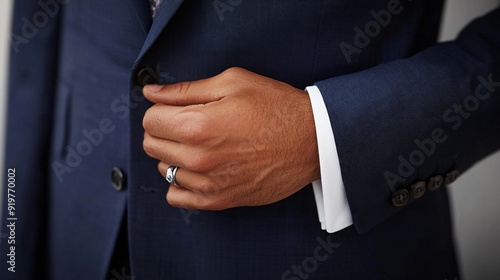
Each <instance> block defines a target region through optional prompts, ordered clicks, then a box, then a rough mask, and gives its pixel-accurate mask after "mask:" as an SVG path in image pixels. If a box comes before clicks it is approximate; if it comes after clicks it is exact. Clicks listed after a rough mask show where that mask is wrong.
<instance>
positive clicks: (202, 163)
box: [183, 153, 210, 172]
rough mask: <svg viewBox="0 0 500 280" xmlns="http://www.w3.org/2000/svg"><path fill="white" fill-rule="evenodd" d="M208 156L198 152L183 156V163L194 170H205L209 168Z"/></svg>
mask: <svg viewBox="0 0 500 280" xmlns="http://www.w3.org/2000/svg"><path fill="white" fill-rule="evenodd" d="M209 163H210V156H208V155H207V154H205V153H198V154H196V155H192V156H189V157H185V158H184V162H183V165H184V166H185V167H186V168H187V169H188V170H191V171H194V172H206V171H208V169H209V167H210V166H209Z"/></svg>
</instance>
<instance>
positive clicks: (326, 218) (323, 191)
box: [306, 86, 352, 233]
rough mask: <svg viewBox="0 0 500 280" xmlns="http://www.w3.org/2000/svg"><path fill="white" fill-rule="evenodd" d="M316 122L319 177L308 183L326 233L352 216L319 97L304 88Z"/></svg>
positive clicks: (314, 89)
mask: <svg viewBox="0 0 500 280" xmlns="http://www.w3.org/2000/svg"><path fill="white" fill-rule="evenodd" d="M306 91H307V92H308V93H309V98H310V99H311V106H312V111H313V115H314V123H315V125H316V138H317V139H318V153H319V164H320V172H321V179H319V180H316V181H314V182H313V183H312V185H313V190H314V198H315V199H316V206H317V208H318V216H319V221H320V222H321V228H322V229H324V230H326V231H327V232H329V233H334V232H337V231H339V230H341V229H343V228H345V227H348V226H350V225H352V216H351V211H350V209H349V204H348V202H347V197H346V193H345V189H344V183H343V181H342V174H341V172H340V162H339V157H338V154H337V147H336V145H335V137H334V135H333V129H332V125H331V122H330V117H329V116H328V111H327V109H326V105H325V102H324V101H323V96H322V95H321V92H320V91H319V89H318V87H316V86H310V87H307V88H306Z"/></svg>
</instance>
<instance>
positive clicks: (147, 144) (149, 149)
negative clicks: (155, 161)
mask: <svg viewBox="0 0 500 280" xmlns="http://www.w3.org/2000/svg"><path fill="white" fill-rule="evenodd" d="M153 142H154V140H153V139H152V138H151V137H150V136H146V135H145V136H144V140H143V141H142V148H143V149H144V152H146V154H147V155H148V156H153V155H154V154H155V148H154V143H153Z"/></svg>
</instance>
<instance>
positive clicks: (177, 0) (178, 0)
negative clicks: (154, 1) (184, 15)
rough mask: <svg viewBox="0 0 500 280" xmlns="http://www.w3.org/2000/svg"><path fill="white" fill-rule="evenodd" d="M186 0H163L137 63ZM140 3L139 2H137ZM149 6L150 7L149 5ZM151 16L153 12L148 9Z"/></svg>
mask: <svg viewBox="0 0 500 280" xmlns="http://www.w3.org/2000/svg"><path fill="white" fill-rule="evenodd" d="M132 2H145V3H149V2H148V0H133V1H132ZM183 2H184V0H163V1H162V3H161V5H160V7H159V10H158V11H157V12H156V17H155V18H154V20H153V25H152V26H151V29H149V33H148V35H147V38H146V41H145V42H144V45H143V46H142V49H141V52H140V54H139V56H138V57H137V60H136V64H137V63H138V62H139V61H140V60H141V58H142V57H143V56H144V54H145V53H146V52H147V51H148V49H149V48H150V47H151V45H152V44H153V43H154V42H155V41H156V39H157V38H158V36H159V35H160V33H161V32H162V31H163V29H164V28H165V26H166V25H167V24H168V22H169V21H170V20H171V19H172V17H173V16H174V15H175V13H176V12H177V9H179V7H180V6H181V4H182V3H183ZM136 5H138V4H136ZM148 8H149V7H148ZM148 13H149V18H150V19H151V12H150V10H148Z"/></svg>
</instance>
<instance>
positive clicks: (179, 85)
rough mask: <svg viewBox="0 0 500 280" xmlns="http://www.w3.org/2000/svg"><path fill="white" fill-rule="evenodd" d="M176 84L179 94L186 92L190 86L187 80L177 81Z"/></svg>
mask: <svg viewBox="0 0 500 280" xmlns="http://www.w3.org/2000/svg"><path fill="white" fill-rule="evenodd" d="M176 86H177V88H176V90H177V92H179V93H181V94H186V93H188V91H189V88H190V87H191V82H190V81H187V82H181V83H177V84H176Z"/></svg>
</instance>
